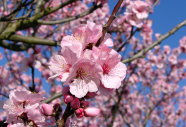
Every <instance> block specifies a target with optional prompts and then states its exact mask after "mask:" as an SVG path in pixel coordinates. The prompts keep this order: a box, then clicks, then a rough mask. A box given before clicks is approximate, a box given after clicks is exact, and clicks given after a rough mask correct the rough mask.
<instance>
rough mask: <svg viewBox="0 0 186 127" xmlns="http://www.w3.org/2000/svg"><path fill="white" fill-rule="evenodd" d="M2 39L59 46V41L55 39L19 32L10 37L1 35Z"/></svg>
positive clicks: (0, 38)
mask: <svg viewBox="0 0 186 127" xmlns="http://www.w3.org/2000/svg"><path fill="white" fill-rule="evenodd" d="M0 40H10V41H15V42H23V43H26V44H34V45H36V44H37V45H47V46H57V45H58V43H59V42H55V41H53V40H47V39H42V38H37V37H29V36H22V35H18V34H13V35H11V36H10V37H8V38H3V37H1V36H0Z"/></svg>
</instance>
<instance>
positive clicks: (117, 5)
mask: <svg viewBox="0 0 186 127" xmlns="http://www.w3.org/2000/svg"><path fill="white" fill-rule="evenodd" d="M122 2H123V0H119V1H118V3H117V4H116V6H115V7H114V10H113V12H112V14H111V16H110V17H109V20H108V21H107V23H106V24H105V25H104V26H103V31H102V36H101V38H100V39H99V40H98V42H97V43H96V46H99V45H100V44H101V42H102V41H103V39H104V37H105V34H106V33H107V30H108V29H109V27H110V25H111V23H112V21H113V20H114V19H115V18H116V13H117V12H118V10H119V8H120V6H121V4H122Z"/></svg>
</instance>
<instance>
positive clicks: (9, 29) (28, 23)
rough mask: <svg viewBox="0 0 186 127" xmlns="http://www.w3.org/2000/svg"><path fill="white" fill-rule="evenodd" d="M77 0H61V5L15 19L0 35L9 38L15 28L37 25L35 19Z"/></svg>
mask: <svg viewBox="0 0 186 127" xmlns="http://www.w3.org/2000/svg"><path fill="white" fill-rule="evenodd" d="M75 1H77V0H68V1H66V2H63V3H62V4H61V5H59V6H57V7H54V8H50V7H48V8H46V9H45V10H44V11H42V12H39V13H37V14H35V15H34V16H32V17H30V18H28V19H24V20H21V21H17V22H15V23H12V24H10V25H8V27H7V28H6V30H4V31H3V32H2V33H1V36H3V37H5V38H6V39H7V38H9V37H10V36H11V35H12V34H13V33H15V32H16V31H17V30H23V29H27V28H29V27H31V26H36V25H37V20H38V19H40V18H42V17H44V16H47V15H49V14H51V13H53V12H55V11H57V10H58V9H60V8H63V7H65V6H67V5H69V4H71V3H73V2H75Z"/></svg>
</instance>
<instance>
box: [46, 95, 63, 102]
mask: <svg viewBox="0 0 186 127" xmlns="http://www.w3.org/2000/svg"><path fill="white" fill-rule="evenodd" d="M61 96H62V93H57V94H55V95H53V96H52V97H49V98H48V99H46V100H44V101H43V103H50V102H52V101H53V100H55V99H57V98H59V97H61Z"/></svg>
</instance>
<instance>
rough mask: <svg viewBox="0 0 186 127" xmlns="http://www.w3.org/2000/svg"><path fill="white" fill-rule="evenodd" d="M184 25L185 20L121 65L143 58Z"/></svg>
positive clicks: (185, 23)
mask: <svg viewBox="0 0 186 127" xmlns="http://www.w3.org/2000/svg"><path fill="white" fill-rule="evenodd" d="M185 25H186V20H184V21H183V22H181V23H180V24H178V25H177V26H176V27H174V28H173V29H172V30H170V31H169V32H168V33H166V34H165V35H163V36H161V37H160V38H159V39H158V40H157V41H155V42H154V43H153V44H151V45H150V46H149V47H147V48H145V49H143V50H141V51H139V52H138V53H136V54H135V55H134V56H132V57H130V58H128V59H125V60H123V61H122V62H123V63H129V62H132V61H133V60H135V59H137V58H141V57H143V56H144V55H145V54H146V53H147V52H148V51H149V50H151V49H152V48H154V47H155V46H157V45H159V44H160V43H161V42H162V41H163V40H165V39H166V38H168V37H169V36H171V35H172V34H174V33H175V32H176V31H177V30H179V29H180V28H181V27H183V26H185Z"/></svg>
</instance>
